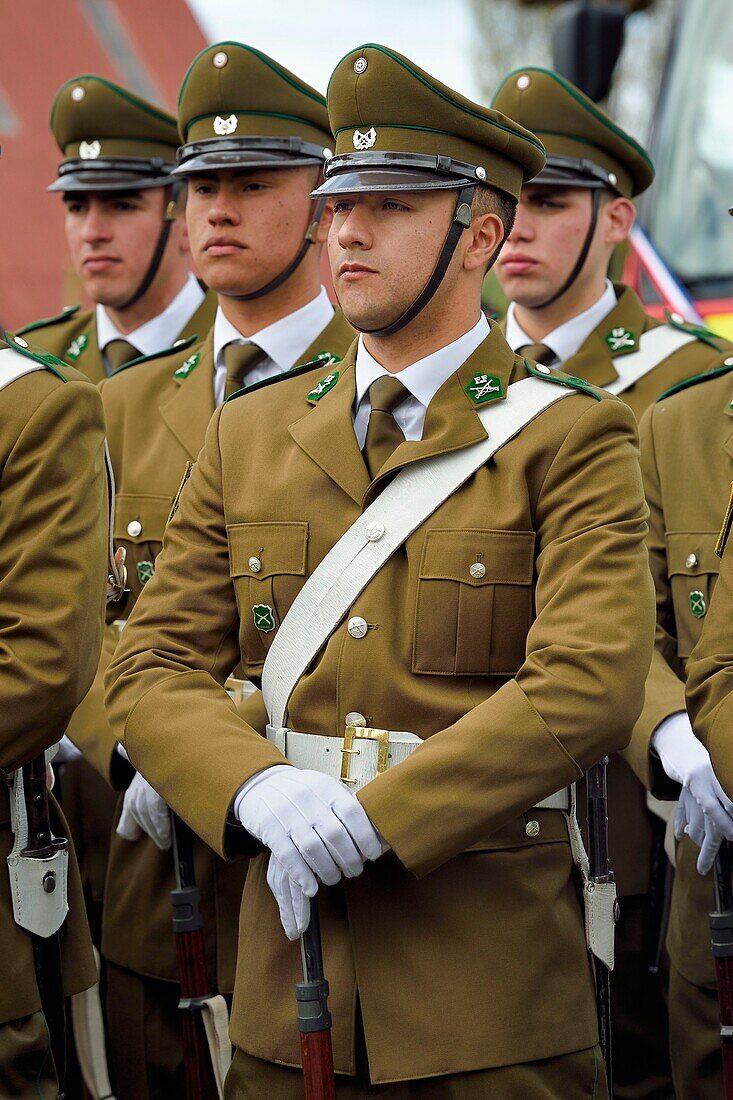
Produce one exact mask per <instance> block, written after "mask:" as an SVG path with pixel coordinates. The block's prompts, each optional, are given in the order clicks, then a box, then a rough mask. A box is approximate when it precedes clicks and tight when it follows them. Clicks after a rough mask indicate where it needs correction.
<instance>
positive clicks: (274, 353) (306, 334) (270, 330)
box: [214, 287, 333, 371]
mask: <svg viewBox="0 0 733 1100" xmlns="http://www.w3.org/2000/svg"><path fill="white" fill-rule="evenodd" d="M332 319H333V306H332V305H331V302H330V300H329V297H328V294H327V293H326V291H325V288H324V287H321V290H320V293H319V294H318V295H317V296H316V297H315V298H313V300H312V301H310V302H308V303H307V304H306V305H304V306H301V308H300V309H296V311H295V313H289V314H288V316H287V317H281V318H280V319H279V320H278V321H273V323H272V324H271V325H266V326H265V328H263V329H260V331H259V332H255V333H253V334H252V336H242V334H241V332H239V330H238V329H236V328H235V327H234V325H233V324H232V323H231V321H229V320H227V318H226V317H225V316H224V314H223V312H222V309H221V306H219V308H218V309H217V311H216V319H215V321H214V363H215V364H216V366H217V368H219V367H221V366H223V363H224V348H225V347H226V346H227V344H233V343H234V344H257V346H258V347H260V348H262V350H263V351H264V352H265V354H266V355H267V358H268V359H270V360H271V361H272V363H273V364H274V365H275V366H276V367H277V368H278V370H279V371H286V370H290V368H291V367H294V366H295V364H296V363H297V362H298V360H299V359H300V358H301V356H302V354H303V352H304V351H305V350H306V349H307V348H309V347H310V345H311V344H312V343H313V341H314V340H315V339H316V337H317V336H318V335H319V333H321V332H323V330H324V328H325V327H326V325H328V323H329V322H330V321H331V320H332ZM328 350H329V349H328V348H323V351H328Z"/></svg>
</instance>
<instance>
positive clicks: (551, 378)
mask: <svg viewBox="0 0 733 1100" xmlns="http://www.w3.org/2000/svg"><path fill="white" fill-rule="evenodd" d="M524 365H525V367H526V368H527V370H528V371H529V373H530V374H531V375H532V376H533V378H541V379H542V381H543V382H554V383H555V385H556V386H567V388H568V389H571V390H577V391H578V393H584V394H586V395H587V396H588V397H593V398H595V400H596V401H602V400H603V398H604V397H607V396H608V395H607V394H605V393H604V391H602V390H599V389H597V388H596V387H595V386H593V385H591V383H590V382H586V380H585V379H584V378H576V377H575V375H572V374H563V373H562V371H558V370H551V369H550V368H549V367H545V368H544V370H538V369H537V367H536V366H532V364H531V363H530V362H529V360H527V359H525V360H524ZM545 371H547V372H548V373H547V374H545Z"/></svg>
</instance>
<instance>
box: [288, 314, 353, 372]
mask: <svg viewBox="0 0 733 1100" xmlns="http://www.w3.org/2000/svg"><path fill="white" fill-rule="evenodd" d="M354 340H356V333H355V332H354V330H353V328H352V327H351V325H350V324H349V322H348V321H347V320H346V318H345V317H344V315H343V313H342V312H341V310H340V309H337V310H336V311H335V312H334V315H333V317H332V318H331V320H330V321H329V322H328V324H327V325H326V327H325V328H324V329H323V331H322V332H321V333H319V334H318V336H317V337H316V338H315V340H314V341H313V343H312V344H311V346H310V347H309V348H306V350H305V351H304V352H303V354H302V355H301V356H300V357H299V359H298V362H299V363H310V362H311V360H313V359H315V357H316V356H317V355H323V354H324V353H325V352H329V353H330V354H331V355H337V356H338V357H339V358H340V359H341V358H343V356H344V354H345V353H346V351H347V349H348V348H349V347H350V346H351V344H353V342H354Z"/></svg>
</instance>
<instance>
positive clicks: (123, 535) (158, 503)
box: [114, 493, 173, 543]
mask: <svg viewBox="0 0 733 1100" xmlns="http://www.w3.org/2000/svg"><path fill="white" fill-rule="evenodd" d="M172 503H173V501H172V499H171V497H154V496H132V495H129V494H125V493H120V494H118V496H117V497H116V498H115V530H114V536H115V539H125V540H127V541H128V542H135V543H137V542H162V541H163V532H164V531H165V526H166V524H167V522H168V515H169V513H170V510H171V505H172Z"/></svg>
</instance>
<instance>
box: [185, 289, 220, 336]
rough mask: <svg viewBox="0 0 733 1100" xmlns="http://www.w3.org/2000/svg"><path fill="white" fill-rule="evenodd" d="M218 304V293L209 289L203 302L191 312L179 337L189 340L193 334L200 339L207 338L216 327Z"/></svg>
mask: <svg viewBox="0 0 733 1100" xmlns="http://www.w3.org/2000/svg"><path fill="white" fill-rule="evenodd" d="M216 304H217V297H216V294H214V291H213V290H207V291H206V295H205V296H204V300H203V302H202V303H201V305H200V306H199V307H198V309H197V310H195V311H194V312H193V313H192V314H191V316H190V317H189V319H188V321H186V324H185V325H184V326H183V328H182V329H181V331H180V333H179V334H178V336H179V339H181V340H188V339H190V337H191V336H197V337H198V338H199V340H205V339H206V337H207V336H208V335H209V333H210V332H211V330H212V328H213V327H214V320H215V318H216Z"/></svg>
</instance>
